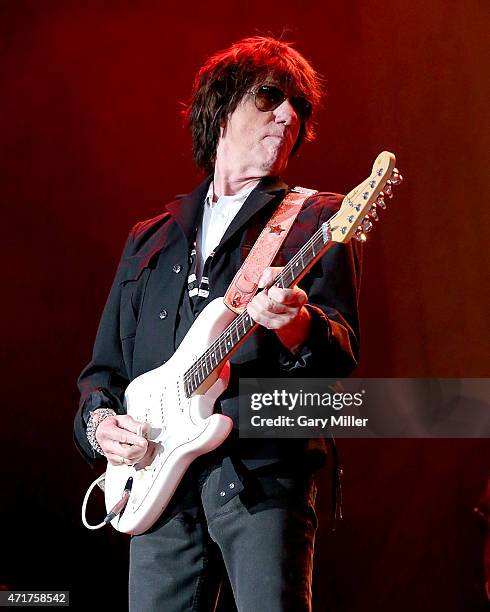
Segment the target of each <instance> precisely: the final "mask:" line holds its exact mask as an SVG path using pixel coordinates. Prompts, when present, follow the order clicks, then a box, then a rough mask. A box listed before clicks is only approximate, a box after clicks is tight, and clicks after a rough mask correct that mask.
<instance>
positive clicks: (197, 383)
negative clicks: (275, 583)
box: [105, 151, 402, 535]
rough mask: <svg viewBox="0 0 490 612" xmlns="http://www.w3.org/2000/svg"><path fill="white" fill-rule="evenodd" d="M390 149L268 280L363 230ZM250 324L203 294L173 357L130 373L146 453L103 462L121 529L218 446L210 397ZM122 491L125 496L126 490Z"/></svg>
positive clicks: (382, 185) (298, 273) (380, 205)
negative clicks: (140, 458) (130, 461)
mask: <svg viewBox="0 0 490 612" xmlns="http://www.w3.org/2000/svg"><path fill="white" fill-rule="evenodd" d="M394 166H395V156H394V155H393V154H392V153H388V152H387V151H384V152H383V153H381V154H380V155H379V156H378V157H377V158H376V161H375V162H374V166H373V169H372V172H371V175H370V176H369V178H367V179H366V180H365V181H363V182H362V183H361V184H360V185H358V186H357V187H356V188H355V189H354V190H353V191H351V192H350V193H349V194H348V195H347V196H345V198H344V200H343V202H342V206H341V208H340V209H339V211H338V212H337V213H335V214H334V215H333V216H332V217H331V218H330V219H329V220H328V221H327V222H325V223H323V225H322V226H321V227H320V228H319V229H318V230H317V231H316V232H315V234H314V235H313V236H312V237H311V238H310V240H308V242H307V243H306V244H305V245H304V246H303V247H302V248H301V249H300V250H299V251H298V253H297V254H296V255H295V256H294V257H293V258H292V259H291V261H290V262H289V263H288V264H287V265H286V266H285V267H284V268H283V269H282V271H281V273H280V275H279V276H278V277H277V279H276V281H275V284H276V285H278V286H280V287H292V286H293V285H295V284H296V283H298V281H299V280H300V279H301V278H302V277H303V275H304V274H306V272H307V271H308V270H309V269H310V268H311V266H312V265H313V264H314V263H315V262H316V261H317V260H318V259H319V258H320V257H321V256H322V255H323V254H324V253H325V252H326V251H327V250H328V249H329V247H331V246H332V245H333V244H335V243H337V242H347V241H349V240H350V239H351V238H352V237H353V236H354V237H356V238H357V239H358V240H365V234H366V233H367V232H369V231H370V230H371V228H372V227H373V224H374V222H377V221H378V219H379V210H380V209H384V208H386V203H385V200H386V198H387V197H390V198H391V197H392V186H393V185H396V184H397V183H400V182H401V180H402V177H401V175H400V174H399V172H398V171H397V170H396V168H395V167H394ZM256 326H257V324H256V323H255V322H254V321H253V320H252V319H251V317H250V316H249V315H248V313H247V311H246V310H245V311H244V312H243V313H242V314H240V315H236V314H235V313H234V312H232V311H231V310H229V309H228V308H227V307H226V306H225V304H224V302H223V298H217V299H215V300H213V301H212V302H210V303H209V304H208V305H207V306H206V307H205V308H204V310H203V311H202V312H201V314H200V315H199V316H198V317H197V319H196V320H195V322H194V324H193V325H192V327H191V329H190V330H189V332H188V334H187V335H186V337H185V338H184V340H183V341H182V343H181V345H180V346H179V348H178V350H177V351H176V352H175V354H174V355H173V357H172V358H171V359H170V360H169V361H168V362H167V363H165V364H164V365H162V366H160V367H159V368H156V369H154V370H151V371H150V372H147V373H146V374H142V375H141V376H138V377H137V378H135V379H134V380H133V381H132V382H131V383H130V384H129V386H128V387H127V389H126V393H125V406H126V409H127V413H128V414H129V415H131V416H132V417H133V418H134V419H136V420H137V421H143V422H145V421H146V422H148V423H149V424H150V425H151V433H150V435H149V436H148V439H149V441H150V442H149V445H150V447H151V449H152V454H151V456H149V457H148V458H147V459H145V462H144V463H138V464H137V465H134V466H128V465H120V466H119V465H118V466H114V465H111V464H108V466H107V472H106V477H105V502H106V507H107V511H108V512H109V511H110V510H111V509H113V508H114V507H115V506H117V504H118V502H120V500H121V499H122V498H124V497H126V498H127V503H126V506H125V507H124V509H123V511H122V512H121V513H120V514H119V515H117V516H115V517H114V518H113V519H112V520H111V524H112V525H113V527H114V528H115V529H117V530H118V531H121V532H123V533H130V534H134V535H137V534H141V533H143V532H144V531H146V530H147V529H149V528H150V527H151V526H152V525H153V523H154V522H155V521H156V520H157V519H158V517H159V516H160V515H161V513H162V512H163V511H164V510H165V508H166V506H167V504H168V503H169V501H170V499H171V498H172V495H173V494H174V491H175V489H176V488H177V485H178V484H179V482H180V481H181V479H182V477H183V475H184V473H185V472H186V470H187V468H188V467H189V465H190V464H191V462H192V461H193V460H194V459H196V458H197V457H199V456H200V455H202V454H204V453H207V452H209V451H211V450H213V449H215V448H216V447H218V446H219V445H220V444H221V443H222V442H223V441H224V440H225V439H226V437H227V436H228V434H229V433H230V431H231V429H232V426H233V423H232V421H231V419H230V418H229V417H227V416H224V415H222V414H214V413H213V407H214V403H215V401H216V399H217V398H218V397H219V396H220V395H221V394H222V393H223V391H224V390H225V389H226V387H227V385H228V379H229V374H230V365H229V358H230V356H231V355H232V353H233V352H234V351H235V350H236V349H237V347H238V346H239V345H240V344H241V343H242V342H243V341H244V340H245V339H246V338H247V336H248V335H249V334H251V333H252V332H253V331H254V329H255V327H256ZM128 496H129V497H128Z"/></svg>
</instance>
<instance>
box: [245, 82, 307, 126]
mask: <svg viewBox="0 0 490 612" xmlns="http://www.w3.org/2000/svg"><path fill="white" fill-rule="evenodd" d="M247 93H249V94H252V95H253V96H254V99H255V106H256V107H257V108H258V109H259V111H262V112H267V111H273V110H275V109H276V108H277V107H278V106H280V105H281V104H282V103H283V102H284V100H285V99H286V98H287V97H288V96H287V95H286V93H285V92H284V91H283V90H282V89H280V88H279V87H276V85H260V86H259V87H257V88H256V89H253V90H252V91H248V92H247ZM289 101H290V102H291V106H292V107H293V108H294V110H295V111H296V112H297V113H298V114H299V115H300V116H301V117H303V118H305V117H309V116H310V115H311V104H310V103H309V102H308V100H306V99H305V98H302V97H301V96H291V97H290V98H289Z"/></svg>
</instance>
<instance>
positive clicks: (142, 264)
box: [119, 257, 151, 344]
mask: <svg viewBox="0 0 490 612" xmlns="http://www.w3.org/2000/svg"><path fill="white" fill-rule="evenodd" d="M148 263H149V262H148V258H147V257H129V258H128V259H127V260H126V261H125V262H124V274H123V275H122V278H121V280H120V283H119V285H120V292H121V298H120V299H121V301H120V309H119V314H120V320H119V324H120V330H119V333H120V338H121V341H123V340H126V339H131V338H133V344H134V336H135V335H136V329H137V327H138V323H139V321H140V317H141V313H142V311H143V302H144V299H145V293H146V287H147V284H148V279H149V277H150V274H151V268H149V266H148Z"/></svg>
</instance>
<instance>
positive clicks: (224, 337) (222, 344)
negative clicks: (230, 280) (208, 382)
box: [184, 213, 337, 392]
mask: <svg viewBox="0 0 490 612" xmlns="http://www.w3.org/2000/svg"><path fill="white" fill-rule="evenodd" d="M336 215H337V213H335V214H334V215H332V217H331V218H330V219H329V222H330V221H331V220H333V218H334V217H335V216H336ZM329 222H328V223H329ZM319 239H320V240H321V242H320V244H317V243H318V242H319ZM327 242H328V241H327ZM324 245H325V241H324V239H323V225H322V227H320V228H319V229H318V230H317V231H316V232H315V234H313V236H312V237H311V238H310V239H309V240H308V242H306V243H305V244H304V245H303V246H302V247H301V249H300V250H299V251H298V252H297V253H296V254H295V255H294V257H292V258H291V260H290V261H289V262H288V264H287V265H286V266H285V267H284V269H283V270H282V272H281V273H280V274H279V275H278V277H277V279H276V281H275V284H276V285H278V286H282V287H284V281H285V280H286V277H287V275H291V278H290V279H289V280H288V281H287V284H288V286H289V285H290V284H291V283H292V281H293V280H294V278H295V275H294V272H293V269H294V267H296V264H297V263H298V262H299V261H301V264H302V269H301V271H302V270H304V269H305V267H306V266H307V265H308V264H309V262H310V261H311V259H313V258H314V257H315V256H316V254H317V253H318V251H315V247H317V246H322V247H323V246H324ZM310 250H311V251H312V257H310V258H309V260H308V261H307V263H306V266H305V264H304V261H303V257H304V256H305V255H307V254H308V252H309V251H310ZM244 315H245V316H244ZM247 316H248V318H249V319H250V322H252V325H251V326H250V327H248V329H246V331H244V333H243V335H241V332H240V330H239V326H240V325H242V326H243V328H244V330H245V319H246V318H247ZM253 323H255V322H253V321H252V319H251V317H250V316H249V315H248V313H247V312H246V311H244V312H243V313H241V314H240V315H238V316H237V317H236V318H235V319H234V320H233V321H232V322H231V323H230V325H229V326H228V327H227V328H226V329H225V330H224V331H223V332H222V333H221V334H220V335H219V336H218V338H217V339H216V340H215V341H214V342H213V344H212V345H211V346H210V347H208V349H206V351H205V352H204V353H203V354H202V355H201V356H200V357H199V359H197V360H196V361H195V362H194V364H192V366H191V367H190V368H189V369H188V370H187V371H186V372H185V373H184V384H185V385H186V387H188V386H189V385H188V383H189V382H191V383H193V384H196V381H195V377H196V374H199V373H202V374H205V376H204V378H202V376H201V377H199V376H198V377H197V378H198V381H197V385H198V386H199V385H200V384H201V383H202V382H203V381H204V380H205V379H206V378H207V377H208V376H209V374H210V373H211V372H212V370H213V369H214V367H216V366H214V367H213V355H216V354H217V353H218V351H219V354H220V359H219V361H222V360H223V359H224V358H225V357H226V355H227V354H228V353H227V352H226V351H227V346H226V345H227V344H229V338H230V337H231V339H232V342H233V346H234V344H235V342H234V341H233V333H235V335H236V337H237V342H238V341H239V340H241V339H242V338H243V337H244V336H245V334H246V333H248V331H250V329H251V328H252V327H253ZM247 325H249V323H247ZM232 348H233V347H232ZM222 349H224V351H225V357H223V351H222ZM214 360H215V361H216V365H217V364H218V363H219V361H217V360H216V357H214ZM203 362H204V364H203ZM208 362H209V364H210V366H211V371H208ZM203 365H204V366H205V370H206V371H205V372H204V367H203ZM201 378H202V380H201ZM196 388H197V387H196ZM194 390H195V389H193V391H194ZM186 391H187V389H186ZM191 392H192V391H191Z"/></svg>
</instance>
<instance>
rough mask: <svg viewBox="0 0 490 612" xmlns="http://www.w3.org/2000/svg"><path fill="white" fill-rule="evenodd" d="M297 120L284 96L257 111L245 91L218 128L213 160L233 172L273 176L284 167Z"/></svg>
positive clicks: (252, 99)
mask: <svg viewBox="0 0 490 612" xmlns="http://www.w3.org/2000/svg"><path fill="white" fill-rule="evenodd" d="M300 125H301V120H300V118H299V116H298V114H297V113H296V111H295V110H294V108H293V107H292V105H291V102H290V101H289V99H288V98H286V99H285V100H284V101H283V102H282V103H281V104H280V105H279V106H278V107H277V108H276V109H274V110H272V111H265V112H264V111H260V110H259V109H258V108H257V107H256V106H255V101H254V95H253V94H245V95H244V97H243V98H242V100H241V101H240V103H239V104H238V106H237V108H236V110H235V111H234V112H233V113H232V114H231V115H230V117H228V120H227V122H226V125H225V126H224V127H222V128H221V135H220V139H219V142H218V151H217V162H218V163H220V164H223V163H224V164H225V167H226V168H227V170H228V171H229V172H231V173H232V174H234V175H240V176H247V177H261V176H276V175H279V174H281V173H282V172H283V170H284V169H285V168H286V166H287V163H288V160H289V156H290V154H291V150H292V148H293V147H294V144H295V142H296V140H297V138H298V134H299V130H300Z"/></svg>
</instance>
